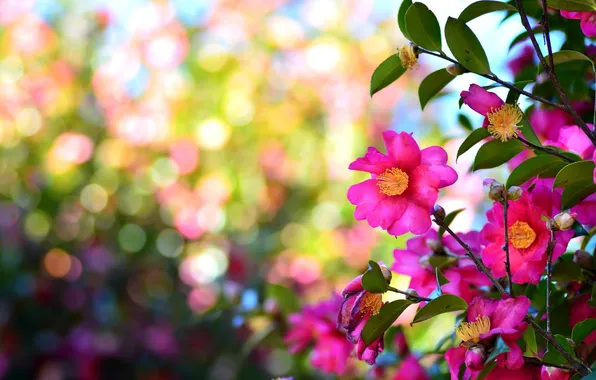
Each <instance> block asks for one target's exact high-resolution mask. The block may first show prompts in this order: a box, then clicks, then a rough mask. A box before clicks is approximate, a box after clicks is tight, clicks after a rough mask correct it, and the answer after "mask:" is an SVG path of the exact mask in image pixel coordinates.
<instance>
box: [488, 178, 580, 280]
mask: <svg viewBox="0 0 596 380" xmlns="http://www.w3.org/2000/svg"><path fill="white" fill-rule="evenodd" d="M533 185H534V186H533V189H532V190H529V189H524V191H523V194H522V196H521V197H520V199H518V200H516V201H509V202H508V204H509V208H508V215H507V219H508V220H507V226H508V227H507V228H508V235H509V257H510V263H511V273H512V279H511V280H512V281H513V282H514V283H516V284H525V283H532V284H538V282H539V281H540V276H541V274H542V272H543V271H544V266H545V264H546V246H547V244H548V241H549V239H550V231H549V230H548V229H547V227H546V222H545V221H544V220H542V217H543V216H545V217H548V218H550V217H553V216H554V215H556V214H557V213H558V212H559V210H558V208H557V205H558V204H559V203H560V202H559V199H560V194H559V193H556V192H553V191H552V190H551V189H550V188H549V187H547V186H545V185H544V184H543V183H542V182H540V181H537V182H535V183H534V184H533ZM486 217H487V219H488V223H487V224H486V225H485V226H484V227H483V228H482V231H480V243H482V244H483V245H485V247H484V248H483V250H482V261H484V263H485V264H486V266H488V267H489V268H490V270H491V272H492V274H493V275H494V276H496V277H504V276H505V275H506V272H505V251H504V250H503V245H504V243H505V237H504V233H503V231H504V223H503V205H502V204H501V203H499V202H495V203H494V205H493V207H492V208H491V209H490V210H488V211H487V213H486ZM573 234H574V233H573V231H572V230H569V231H558V232H556V233H555V240H556V242H555V247H554V250H553V261H554V260H556V259H557V258H559V256H561V255H562V254H563V253H564V252H565V249H566V247H567V244H568V243H569V240H570V239H571V238H572V237H573Z"/></svg>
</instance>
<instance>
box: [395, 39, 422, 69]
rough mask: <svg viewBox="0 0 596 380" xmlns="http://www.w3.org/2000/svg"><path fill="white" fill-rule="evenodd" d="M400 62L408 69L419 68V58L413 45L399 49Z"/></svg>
mask: <svg viewBox="0 0 596 380" xmlns="http://www.w3.org/2000/svg"><path fill="white" fill-rule="evenodd" d="M397 54H398V55H399V60H400V61H401V64H402V66H403V67H405V68H406V69H413V68H415V67H416V66H418V57H417V56H416V52H415V51H414V48H413V47H412V45H410V44H407V45H404V46H402V47H400V48H399V49H397Z"/></svg>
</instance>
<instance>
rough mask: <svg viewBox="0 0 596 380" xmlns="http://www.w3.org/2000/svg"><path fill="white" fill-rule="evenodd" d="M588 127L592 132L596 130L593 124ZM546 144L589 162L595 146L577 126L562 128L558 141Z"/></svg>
mask: <svg viewBox="0 0 596 380" xmlns="http://www.w3.org/2000/svg"><path fill="white" fill-rule="evenodd" d="M587 126H588V128H590V130H593V129H594V126H593V125H592V124H587ZM544 144H545V145H552V146H556V147H559V148H561V149H563V150H566V151H569V152H572V153H575V154H577V155H578V156H580V157H581V158H583V159H584V160H589V159H590V158H591V157H592V154H593V153H594V145H593V144H592V142H591V141H590V139H589V138H588V136H586V134H585V133H584V132H583V131H582V130H581V129H580V128H579V127H578V126H576V125H567V126H564V127H561V129H560V130H559V135H558V136H557V139H556V140H548V141H545V142H544Z"/></svg>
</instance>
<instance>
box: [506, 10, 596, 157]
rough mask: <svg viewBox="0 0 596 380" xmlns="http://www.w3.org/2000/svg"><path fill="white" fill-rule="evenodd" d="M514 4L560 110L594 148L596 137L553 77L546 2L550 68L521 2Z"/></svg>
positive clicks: (545, 32)
mask: <svg viewBox="0 0 596 380" xmlns="http://www.w3.org/2000/svg"><path fill="white" fill-rule="evenodd" d="M515 3H516V5H517V10H518V12H519V16H520V18H521V22H522V24H523V26H524V28H525V29H526V31H527V32H528V37H530V41H532V45H534V50H536V53H537V54H538V59H540V63H541V64H542V67H543V69H544V71H545V72H546V73H547V74H548V76H549V78H550V80H551V82H552V84H553V87H554V88H555V91H557V94H558V95H559V98H560V99H561V101H562V102H563V104H562V106H563V107H562V109H564V110H565V111H567V112H568V113H569V114H570V115H571V117H572V118H573V120H574V121H575V123H576V124H577V126H578V127H580V129H581V130H582V131H583V132H584V133H585V134H586V136H588V138H589V139H590V141H591V142H592V144H593V145H594V146H596V135H594V134H593V133H592V131H590V128H588V126H587V125H586V123H585V122H584V121H583V120H582V118H581V117H580V116H579V114H578V113H577V111H576V110H575V108H573V107H572V106H571V103H570V102H569V99H568V98H567V95H566V94H565V91H563V89H562V88H561V84H560V83H559V80H558V79H557V76H556V75H555V71H554V65H553V57H552V48H551V46H550V36H549V33H548V15H547V14H546V1H545V0H542V5H543V11H544V16H543V17H544V25H543V27H544V34H545V38H546V41H547V48H548V49H549V60H550V62H551V65H553V66H552V67H551V66H549V65H548V63H546V59H544V56H543V55H542V53H541V51H540V46H539V45H538V41H537V40H536V36H535V35H534V33H533V32H532V27H531V26H530V22H529V21H528V16H527V15H526V12H525V10H524V5H523V2H522V0H515Z"/></svg>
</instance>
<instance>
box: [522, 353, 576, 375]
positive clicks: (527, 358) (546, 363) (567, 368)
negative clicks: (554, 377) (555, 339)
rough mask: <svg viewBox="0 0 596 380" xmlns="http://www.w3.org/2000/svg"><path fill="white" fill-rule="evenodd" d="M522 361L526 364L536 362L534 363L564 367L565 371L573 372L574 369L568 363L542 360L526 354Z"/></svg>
mask: <svg viewBox="0 0 596 380" xmlns="http://www.w3.org/2000/svg"><path fill="white" fill-rule="evenodd" d="M524 362H526V363H528V364H536V365H544V366H547V367H555V368H561V369H564V370H567V371H574V372H575V371H576V369H575V368H574V367H571V366H568V365H563V364H556V363H549V362H545V361H542V360H540V359H538V358H529V357H527V356H524Z"/></svg>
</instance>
